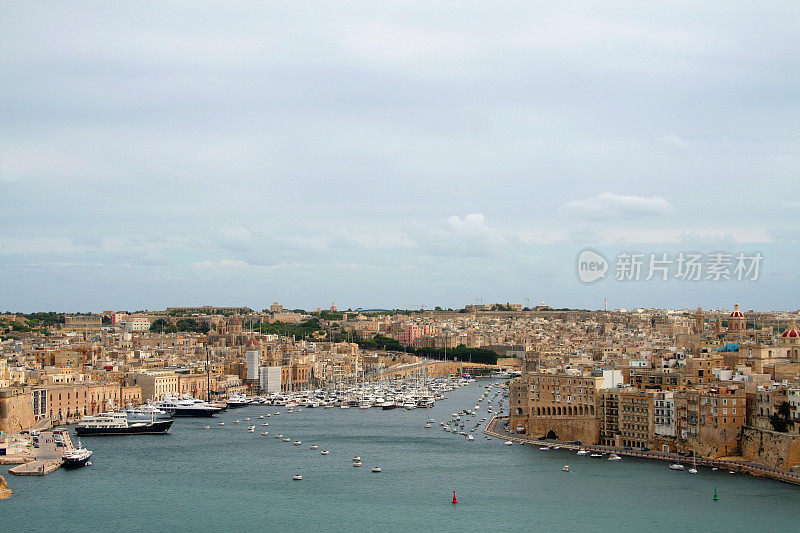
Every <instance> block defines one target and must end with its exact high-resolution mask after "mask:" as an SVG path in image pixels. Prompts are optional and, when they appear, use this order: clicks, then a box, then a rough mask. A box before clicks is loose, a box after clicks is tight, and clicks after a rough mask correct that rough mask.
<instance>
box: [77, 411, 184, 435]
mask: <svg viewBox="0 0 800 533" xmlns="http://www.w3.org/2000/svg"><path fill="white" fill-rule="evenodd" d="M170 426H172V420H158V421H142V422H131V421H129V420H128V417H127V416H126V415H125V413H120V412H111V413H100V414H99V415H96V416H84V417H83V418H81V419H80V420H79V421H78V425H77V427H76V428H75V433H77V434H78V435H79V436H83V435H137V434H148V433H149V434H153V433H166V432H167V431H169V428H170Z"/></svg>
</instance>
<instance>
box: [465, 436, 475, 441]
mask: <svg viewBox="0 0 800 533" xmlns="http://www.w3.org/2000/svg"><path fill="white" fill-rule="evenodd" d="M467 440H475V437H473V436H472V435H467Z"/></svg>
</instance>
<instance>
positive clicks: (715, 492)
mask: <svg viewBox="0 0 800 533" xmlns="http://www.w3.org/2000/svg"><path fill="white" fill-rule="evenodd" d="M718 500H719V496H717V489H714V501H718Z"/></svg>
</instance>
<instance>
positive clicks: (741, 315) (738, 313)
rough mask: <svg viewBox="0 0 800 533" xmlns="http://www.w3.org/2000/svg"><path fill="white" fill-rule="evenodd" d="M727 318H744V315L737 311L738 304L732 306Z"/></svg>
mask: <svg viewBox="0 0 800 533" xmlns="http://www.w3.org/2000/svg"><path fill="white" fill-rule="evenodd" d="M729 318H744V313H742V312H741V311H739V304H736V305H735V306H734V308H733V312H732V313H731V314H730V317H729Z"/></svg>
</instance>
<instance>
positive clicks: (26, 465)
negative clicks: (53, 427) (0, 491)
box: [8, 431, 73, 476]
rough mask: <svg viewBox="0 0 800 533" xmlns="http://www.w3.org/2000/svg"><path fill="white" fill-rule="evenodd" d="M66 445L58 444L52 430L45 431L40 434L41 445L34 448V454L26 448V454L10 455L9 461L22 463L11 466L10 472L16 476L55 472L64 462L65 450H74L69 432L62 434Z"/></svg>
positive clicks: (44, 474)
mask: <svg viewBox="0 0 800 533" xmlns="http://www.w3.org/2000/svg"><path fill="white" fill-rule="evenodd" d="M61 437H62V438H63V440H64V444H65V445H64V446H57V445H56V443H55V438H54V436H53V433H52V431H43V432H41V433H40V434H39V447H38V448H34V454H33V456H31V455H30V452H29V451H27V450H26V452H27V453H25V454H24V455H18V456H16V457H8V461H9V462H11V461H15V462H19V463H21V464H19V465H17V466H15V467H13V468H10V469H9V470H8V472H9V474H13V475H15V476H46V475H47V474H50V473H52V472H55V471H56V470H58V469H59V468H61V466H62V465H63V464H64V452H66V451H69V450H72V449H73V444H72V439H70V436H69V433H68V432H66V431H64V432H63V433H62V434H61Z"/></svg>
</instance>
